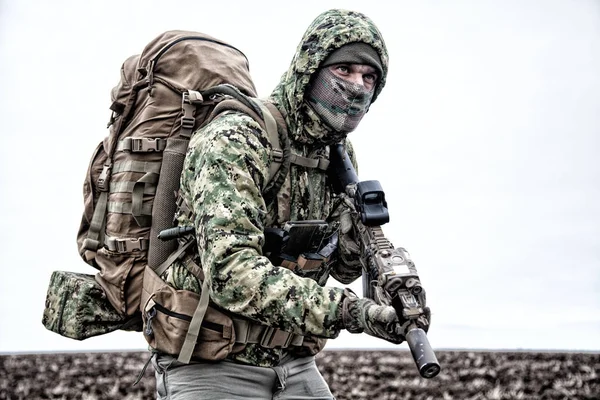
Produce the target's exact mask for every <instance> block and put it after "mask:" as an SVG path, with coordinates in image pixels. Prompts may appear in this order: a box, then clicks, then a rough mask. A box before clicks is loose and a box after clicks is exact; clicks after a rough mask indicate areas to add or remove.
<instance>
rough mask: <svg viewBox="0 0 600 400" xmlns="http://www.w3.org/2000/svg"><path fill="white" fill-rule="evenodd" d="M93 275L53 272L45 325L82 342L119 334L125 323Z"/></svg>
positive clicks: (45, 309) (44, 317)
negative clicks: (109, 333) (107, 334)
mask: <svg viewBox="0 0 600 400" xmlns="http://www.w3.org/2000/svg"><path fill="white" fill-rule="evenodd" d="M125 320H126V319H125V317H124V316H122V315H121V314H119V313H118V312H117V311H116V310H115V309H114V307H113V306H112V305H111V303H110V302H109V301H108V298H107V297H106V295H105V294H104V290H103V289H102V287H101V286H100V284H99V283H98V282H96V280H95V279H94V276H93V275H88V274H79V273H75V272H67V271H54V272H53V273H52V276H51V277H50V284H49V285H48V293H47V295H46V306H45V308H44V315H43V317H42V323H43V324H44V326H45V327H46V328H47V329H49V330H51V331H53V332H56V333H58V334H60V335H63V336H66V337H69V338H72V339H77V340H83V339H87V338H89V337H92V336H97V335H102V334H105V333H108V332H112V331H114V330H117V329H119V328H121V327H122V326H123V324H124V323H125Z"/></svg>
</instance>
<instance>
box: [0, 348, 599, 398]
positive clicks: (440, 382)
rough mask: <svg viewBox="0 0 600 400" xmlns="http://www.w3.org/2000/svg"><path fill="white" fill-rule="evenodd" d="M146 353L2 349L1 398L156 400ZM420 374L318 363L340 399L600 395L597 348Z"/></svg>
mask: <svg viewBox="0 0 600 400" xmlns="http://www.w3.org/2000/svg"><path fill="white" fill-rule="evenodd" d="M148 354H149V353H145V352H113V353H58V354H21V355H0V400H8V399H11V400H17V399H28V400H35V399H83V400H100V399H126V400H133V399H153V398H154V375H153V369H152V367H151V366H150V367H148V369H147V370H146V371H145V373H144V374H143V375H142V378H141V380H140V382H139V383H138V384H137V385H135V386H132V384H133V382H134V381H135V379H136V377H137V376H138V374H139V373H140V371H141V370H142V368H143V366H144V364H145V362H146V360H147V358H148ZM436 354H437V357H438V360H439V362H440V364H441V365H442V372H441V373H440V374H439V375H438V376H437V377H436V378H434V379H424V378H421V377H420V376H419V375H418V372H417V370H416V368H415V366H414V363H413V361H412V358H411V356H410V353H409V352H407V351H364V350H357V351H338V350H326V351H324V352H322V353H321V354H319V356H318V357H317V364H318V366H319V369H320V370H321V372H322V373H323V376H324V377H325V379H326V380H327V382H329V385H330V387H331V390H332V391H333V393H334V395H335V396H336V397H337V399H338V400H344V399H352V400H355V399H382V400H392V399H394V400H400V399H402V400H409V399H410V400H438V399H440V400H448V399H456V400H484V399H485V400H488V399H489V400H495V399H531V400H534V399H535V400H550V399H557V400H558V399H560V400H592V399H594V400H598V399H600V353H532V352H480V351H438V352H436Z"/></svg>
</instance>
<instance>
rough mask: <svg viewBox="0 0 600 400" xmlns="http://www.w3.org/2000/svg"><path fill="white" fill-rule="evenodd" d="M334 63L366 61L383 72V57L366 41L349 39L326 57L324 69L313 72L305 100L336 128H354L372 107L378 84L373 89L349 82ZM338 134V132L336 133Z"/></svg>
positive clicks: (336, 130) (324, 120) (365, 62)
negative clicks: (333, 70)
mask: <svg viewBox="0 0 600 400" xmlns="http://www.w3.org/2000/svg"><path fill="white" fill-rule="evenodd" d="M335 64H366V65H370V66H372V67H373V68H375V69H376V70H377V76H378V77H379V76H381V75H382V68H381V60H380V59H379V55H378V54H377V52H376V51H375V49H374V48H373V47H371V46H369V45H368V44H366V43H350V44H347V45H344V46H342V47H340V48H339V49H337V50H335V51H334V52H333V53H331V54H330V55H329V57H327V59H326V60H325V61H324V62H323V63H322V64H321V69H320V70H319V71H318V72H317V73H316V74H315V75H314V76H313V78H312V80H311V82H310V84H309V86H308V89H307V91H306V94H305V101H308V103H309V106H310V107H312V109H313V110H314V111H315V112H316V113H317V115H318V116H319V117H320V119H321V120H322V121H323V122H324V123H325V124H326V125H327V126H328V127H329V128H331V129H332V130H333V131H334V132H336V133H340V134H346V133H348V132H352V131H353V130H354V129H356V127H357V126H358V123H359V122H360V120H361V119H362V117H364V115H365V114H366V113H367V111H368V110H369V105H370V104H371V99H372V98H373V94H374V93H375V86H374V87H373V88H371V89H367V88H365V87H364V86H363V85H359V84H356V83H352V82H348V81H347V80H345V79H343V78H341V77H339V76H337V75H335V74H334V73H333V72H332V71H331V70H330V69H329V68H326V67H328V66H330V65H335ZM334 136H337V135H334Z"/></svg>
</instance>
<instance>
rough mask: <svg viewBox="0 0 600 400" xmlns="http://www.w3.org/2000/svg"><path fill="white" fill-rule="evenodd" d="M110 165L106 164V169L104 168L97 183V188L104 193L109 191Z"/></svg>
mask: <svg viewBox="0 0 600 400" xmlns="http://www.w3.org/2000/svg"><path fill="white" fill-rule="evenodd" d="M110 167H111V165H110V164H105V165H104V167H102V172H100V176H99V177H98V182H97V183H96V186H97V187H98V190H100V191H102V192H106V191H107V190H108V179H109V177H110Z"/></svg>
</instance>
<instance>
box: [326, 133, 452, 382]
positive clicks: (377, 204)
mask: <svg viewBox="0 0 600 400" xmlns="http://www.w3.org/2000/svg"><path fill="white" fill-rule="evenodd" d="M330 172H331V174H332V181H333V184H334V189H335V190H337V191H338V192H344V193H346V194H347V195H348V196H349V197H350V198H351V199H353V200H354V206H355V208H356V210H357V212H358V214H359V216H360V218H354V226H355V228H356V231H357V233H358V239H359V241H360V245H361V249H362V251H363V252H364V254H365V256H366V257H365V262H363V276H362V279H363V295H364V297H368V298H370V299H373V300H374V301H375V302H377V303H378V304H382V305H388V306H392V307H394V308H395V310H396V314H398V319H399V320H400V321H402V322H403V323H404V324H406V325H405V331H406V342H407V343H408V347H409V348H410V351H411V354H412V356H413V359H414V361H415V364H416V366H417V369H418V370H419V374H420V375H421V376H422V377H424V378H433V377H435V376H436V375H437V374H438V373H439V372H440V370H441V368H440V364H439V363H438V361H437V358H436V356H435V353H434V351H433V349H432V347H431V345H430V344H429V340H428V339H427V334H426V333H425V331H424V330H423V329H421V328H419V327H418V325H417V320H418V319H419V318H420V317H422V316H424V315H425V311H424V306H425V304H426V299H425V290H424V289H423V287H422V286H421V282H420V280H419V275H418V273H417V269H416V267H415V264H414V263H413V262H412V260H411V258H410V255H409V254H408V252H407V251H406V250H405V249H404V248H401V247H398V248H394V246H393V245H392V244H391V243H390V242H389V241H388V240H387V239H386V237H385V235H384V234H383V231H382V229H381V225H383V224H385V223H387V222H388V221H389V214H388V210H387V203H386V201H385V195H384V193H383V190H382V189H381V185H380V184H379V182H378V181H363V182H360V181H359V180H358V176H357V174H356V171H355V170H354V166H353V165H352V163H351V162H350V158H349V157H348V154H347V153H346V151H345V149H344V147H343V145H341V144H338V145H334V146H331V153H330Z"/></svg>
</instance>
